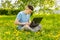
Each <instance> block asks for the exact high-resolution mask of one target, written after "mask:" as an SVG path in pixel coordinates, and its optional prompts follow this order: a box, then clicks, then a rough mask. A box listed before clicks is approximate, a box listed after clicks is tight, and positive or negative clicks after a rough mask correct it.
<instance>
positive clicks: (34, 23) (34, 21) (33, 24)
mask: <svg viewBox="0 0 60 40" xmlns="http://www.w3.org/2000/svg"><path fill="white" fill-rule="evenodd" d="M41 20H42V17H38V18H34V19H33V20H32V22H31V24H30V27H36V26H38V25H39V24H40V22H41Z"/></svg>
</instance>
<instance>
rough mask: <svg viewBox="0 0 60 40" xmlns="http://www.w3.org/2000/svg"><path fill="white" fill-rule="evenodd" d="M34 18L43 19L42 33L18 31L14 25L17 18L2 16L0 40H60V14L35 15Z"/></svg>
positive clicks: (0, 17)
mask: <svg viewBox="0 0 60 40" xmlns="http://www.w3.org/2000/svg"><path fill="white" fill-rule="evenodd" d="M33 17H43V20H42V21H41V24H42V28H41V31H38V32H35V33H34V32H29V31H18V30H16V25H15V24H14V20H15V18H16V16H4V15H2V16H0V40H60V14H39V15H38V14H35V15H33ZM33 17H31V18H33Z"/></svg>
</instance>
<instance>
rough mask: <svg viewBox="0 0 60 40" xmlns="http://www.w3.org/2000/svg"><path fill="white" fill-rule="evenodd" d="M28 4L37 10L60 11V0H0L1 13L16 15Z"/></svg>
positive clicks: (45, 11) (46, 11)
mask: <svg viewBox="0 0 60 40" xmlns="http://www.w3.org/2000/svg"><path fill="white" fill-rule="evenodd" d="M28 4H30V5H33V6H34V11H35V12H40V11H41V12H44V13H51V14H52V13H56V14H58V13H60V0H35V1H34V0H0V15H15V14H17V13H18V12H19V11H22V10H24V8H25V6H26V5H28ZM3 11H4V12H3Z"/></svg>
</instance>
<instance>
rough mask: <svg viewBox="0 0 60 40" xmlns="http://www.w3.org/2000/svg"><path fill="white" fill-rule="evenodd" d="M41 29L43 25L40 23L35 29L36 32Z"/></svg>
mask: <svg viewBox="0 0 60 40" xmlns="http://www.w3.org/2000/svg"><path fill="white" fill-rule="evenodd" d="M40 29H41V25H38V26H36V27H35V28H33V31H34V32H37V31H39V30H40Z"/></svg>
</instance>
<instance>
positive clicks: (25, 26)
mask: <svg viewBox="0 0 60 40" xmlns="http://www.w3.org/2000/svg"><path fill="white" fill-rule="evenodd" d="M21 30H30V31H33V29H32V28H31V27H29V26H28V25H24V26H23V27H22V28H21Z"/></svg>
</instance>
